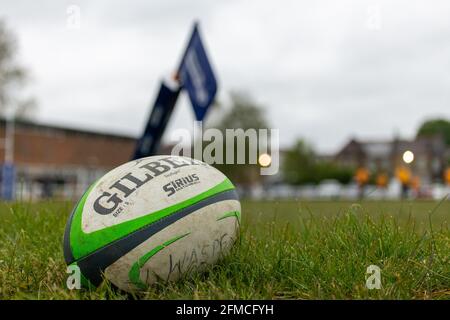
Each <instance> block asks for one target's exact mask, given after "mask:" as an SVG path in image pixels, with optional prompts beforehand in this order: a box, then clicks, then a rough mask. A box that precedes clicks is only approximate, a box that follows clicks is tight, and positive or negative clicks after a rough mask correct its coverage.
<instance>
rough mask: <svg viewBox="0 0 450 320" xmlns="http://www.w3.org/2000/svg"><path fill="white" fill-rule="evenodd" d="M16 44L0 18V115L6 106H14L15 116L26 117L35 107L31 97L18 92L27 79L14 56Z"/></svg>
mask: <svg viewBox="0 0 450 320" xmlns="http://www.w3.org/2000/svg"><path fill="white" fill-rule="evenodd" d="M16 54H17V45H16V41H15V38H14V36H13V34H12V33H11V32H10V31H9V30H8V29H7V28H6V26H5V24H4V22H3V21H1V20H0V115H2V116H4V115H5V109H6V107H10V106H12V107H14V108H15V112H14V115H15V117H16V118H21V119H23V118H27V117H29V116H30V115H31V114H30V112H31V111H32V109H33V108H34V107H35V104H34V100H33V99H32V98H29V97H27V98H24V97H21V96H20V95H19V94H18V90H17V89H18V88H20V87H22V86H23V85H24V84H25V82H26V80H27V73H26V71H25V69H24V68H23V67H21V66H19V65H18V64H17V63H16V61H15V57H16Z"/></svg>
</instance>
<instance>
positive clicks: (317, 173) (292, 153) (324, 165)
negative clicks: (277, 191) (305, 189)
mask: <svg viewBox="0 0 450 320" xmlns="http://www.w3.org/2000/svg"><path fill="white" fill-rule="evenodd" d="M282 170H283V178H284V180H285V181H286V182H287V183H290V184H307V183H314V184H315V183H319V182H320V181H322V180H325V179H335V180H337V181H339V182H341V183H344V184H346V183H349V182H350V181H351V180H352V177H353V170H352V168H347V167H342V166H338V165H337V164H335V163H333V162H330V161H323V160H322V161H319V160H317V156H316V153H315V151H314V149H313V147H312V146H311V145H310V144H308V143H307V142H306V141H304V140H302V139H299V140H297V141H296V142H295V144H294V146H293V147H292V148H291V149H290V150H287V151H286V153H285V157H284V162H283V166H282Z"/></svg>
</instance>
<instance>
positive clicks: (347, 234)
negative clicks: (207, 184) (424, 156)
mask: <svg viewBox="0 0 450 320" xmlns="http://www.w3.org/2000/svg"><path fill="white" fill-rule="evenodd" d="M71 209H72V204H71V203H67V202H64V203H61V202H52V203H50V202H49V203H35V204H30V203H15V204H1V205H0V299H127V298H130V296H129V295H127V294H124V293H121V292H117V291H114V290H113V289H112V288H111V287H110V285H109V284H108V283H107V282H105V283H104V284H103V285H101V286H100V287H99V288H97V289H95V290H93V291H88V290H74V291H69V290H68V289H66V285H65V283H66V278H67V274H66V266H65V263H64V259H63V254H62V238H63V231H64V227H65V223H66V219H67V217H68V215H69V213H70V211H71ZM242 218H243V221H242V228H241V237H240V239H239V242H238V243H237V245H236V246H235V247H234V249H233V251H232V253H231V254H230V255H229V256H228V257H227V258H225V259H224V260H222V261H221V262H220V263H219V264H218V265H215V266H213V267H211V268H210V269H209V270H208V271H207V272H205V273H202V274H192V275H189V276H187V277H185V278H184V279H182V280H181V281H179V282H176V283H169V284H159V285H155V286H153V287H151V288H149V290H148V291H147V292H145V293H143V294H141V295H139V296H136V297H137V298H147V299H182V298H183V299H450V232H449V227H448V221H449V218H450V201H443V202H441V203H438V202H434V201H423V202H422V201H420V202H410V201H404V202H395V201H394V202H383V201H378V202H362V203H351V202H331V201H311V202H308V201H306V202H303V201H300V202H299V201H279V202H268V201H267V202H246V201H244V202H243V214H242ZM369 265H377V266H379V267H380V269H381V289H379V290H378V289H372V290H369V289H368V288H367V287H366V278H367V277H368V274H366V269H367V267H368V266H369Z"/></svg>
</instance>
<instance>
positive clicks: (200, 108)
mask: <svg viewBox="0 0 450 320" xmlns="http://www.w3.org/2000/svg"><path fill="white" fill-rule="evenodd" d="M178 76H179V80H180V83H181V86H182V87H183V89H185V90H187V92H188V94H189V98H190V100H191V103H192V107H193V108H194V112H195V117H196V119H197V120H198V121H201V120H203V118H204V117H205V114H206V112H207V111H208V108H209V106H210V105H211V104H212V102H213V101H214V97H215V95H216V92H217V81H216V77H215V76H214V72H213V70H212V68H211V65H210V63H209V61H208V57H207V55H206V51H205V48H204V47H203V44H202V40H201V38H200V34H199V31H198V25H197V24H195V25H194V30H193V32H192V36H191V39H190V40H189V43H188V46H187V48H186V52H185V53H184V55H183V59H182V60H181V64H180V68H179V69H178Z"/></svg>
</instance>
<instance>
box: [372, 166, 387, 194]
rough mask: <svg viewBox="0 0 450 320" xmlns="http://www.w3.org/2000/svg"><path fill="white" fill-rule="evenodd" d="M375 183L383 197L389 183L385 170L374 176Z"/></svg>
mask: <svg viewBox="0 0 450 320" xmlns="http://www.w3.org/2000/svg"><path fill="white" fill-rule="evenodd" d="M375 183H376V185H377V188H378V189H380V190H381V192H382V193H383V197H384V196H385V195H386V189H387V185H388V183H389V177H388V175H387V174H386V173H385V172H379V173H378V174H377V176H376V179H375Z"/></svg>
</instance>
